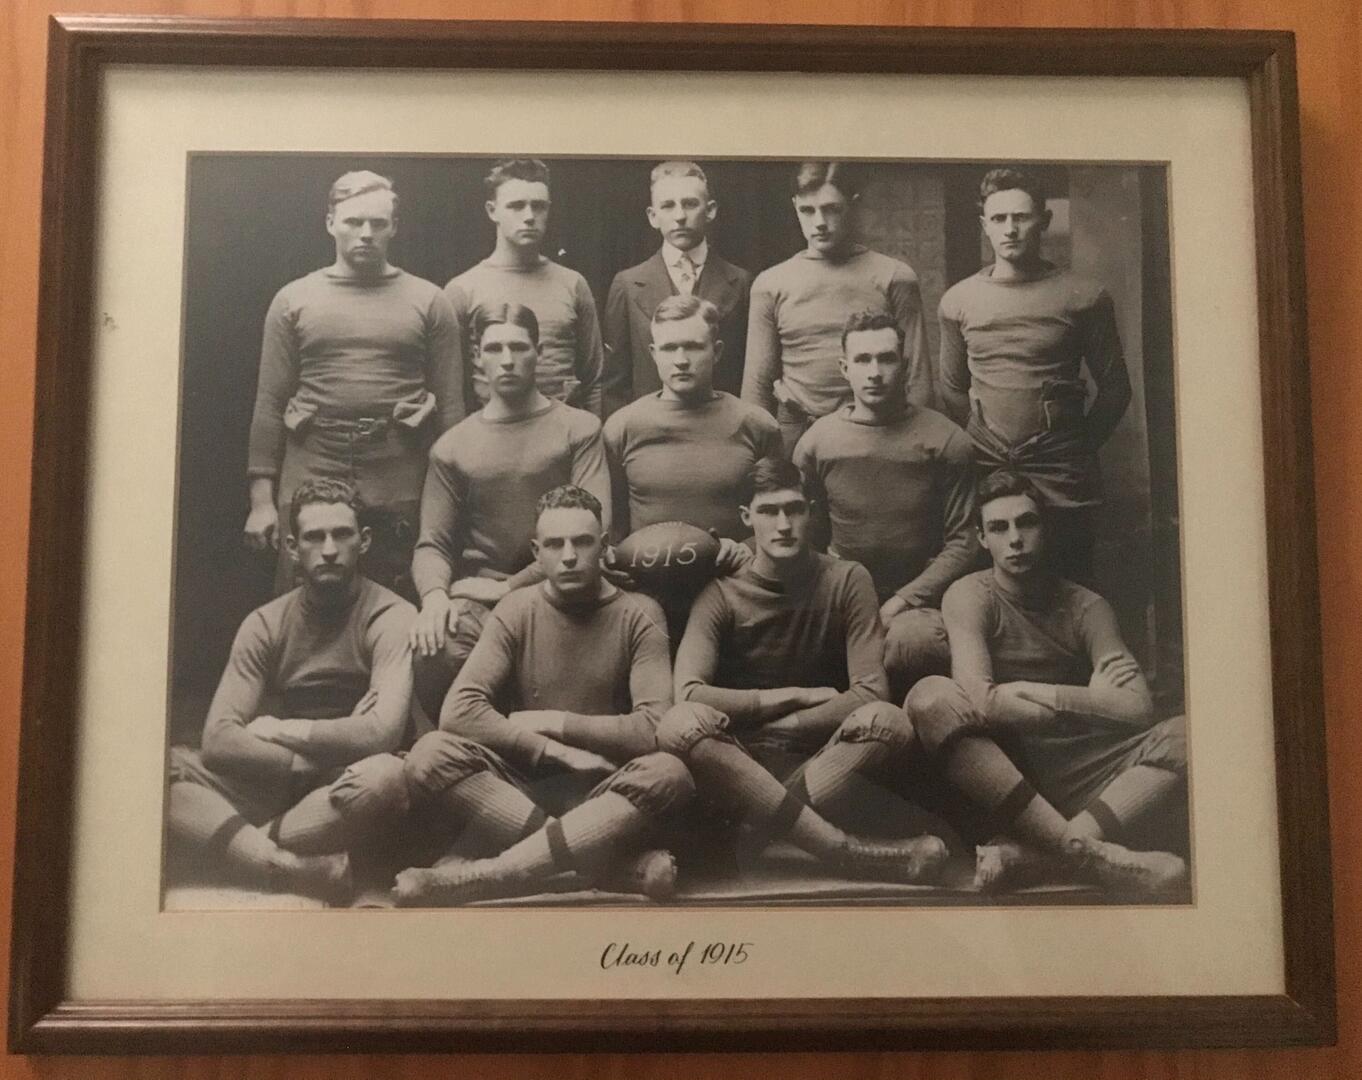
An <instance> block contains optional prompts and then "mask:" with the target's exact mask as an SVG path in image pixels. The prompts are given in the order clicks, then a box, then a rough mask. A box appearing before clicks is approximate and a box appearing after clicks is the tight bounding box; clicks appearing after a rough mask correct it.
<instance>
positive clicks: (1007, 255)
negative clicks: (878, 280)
mask: <svg viewBox="0 0 1362 1080" xmlns="http://www.w3.org/2000/svg"><path fill="white" fill-rule="evenodd" d="M979 214H980V220H981V222H982V224H983V229H984V234H985V235H986V236H987V237H988V240H989V243H990V244H991V245H992V247H993V252H994V256H995V257H994V260H993V262H992V263H990V264H989V265H987V266H985V267H984V268H983V269H982V270H980V271H979V272H978V273H977V274H974V275H973V276H972V277H968V278H965V279H964V280H963V281H960V282H957V283H956V284H955V285H952V286H951V287H950V288H949V289H948V290H947V291H946V294H945V295H944V296H943V297H942V298H941V396H942V398H943V400H944V402H945V406H946V411H947V412H948V413H949V414H950V416H951V417H952V419H954V420H955V422H956V423H958V424H962V425H964V426H965V428H966V430H967V431H968V432H969V434H970V437H971V438H972V439H973V440H974V446H975V456H976V459H977V461H978V463H979V467H980V469H981V471H983V472H985V473H987V472H990V471H992V470H994V469H1014V470H1016V471H1018V472H1020V473H1021V474H1022V475H1023V476H1025V477H1026V478H1027V479H1029V480H1030V481H1031V482H1032V483H1033V484H1035V486H1036V489H1037V490H1038V491H1039V492H1040V493H1041V495H1042V496H1043V497H1044V498H1045V502H1046V522H1045V525H1046V534H1047V547H1048V549H1049V554H1048V556H1047V557H1048V558H1049V560H1050V562H1051V565H1052V566H1053V567H1054V569H1055V571H1056V572H1057V573H1059V575H1060V576H1061V577H1064V578H1067V579H1068V580H1071V581H1077V582H1080V583H1082V584H1085V585H1089V586H1091V584H1092V553H1093V544H1094V542H1095V540H1096V535H1097V511H1098V508H1099V507H1100V506H1101V502H1102V476H1101V471H1100V469H1099V466H1098V460H1097V452H1098V450H1100V449H1101V447H1102V445H1103V444H1104V443H1105V442H1106V441H1107V439H1108V438H1109V437H1110V436H1111V433H1112V431H1113V430H1115V428H1116V425H1117V424H1118V423H1119V422H1120V419H1121V417H1122V415H1123V414H1124V413H1125V411H1126V407H1127V406H1128V405H1129V404H1130V396H1131V389H1130V376H1129V374H1128V373H1127V371H1126V364H1125V359H1124V357H1123V356H1122V354H1121V340H1120V337H1119V335H1118V333H1117V330H1116V309H1115V306H1114V305H1113V303H1112V300H1111V297H1110V296H1109V295H1108V294H1107V292H1106V290H1105V289H1103V288H1102V287H1101V286H1100V285H1098V284H1097V283H1096V282H1093V281H1088V280H1086V279H1084V278H1082V277H1079V276H1078V275H1077V274H1075V273H1073V272H1072V271H1071V270H1064V269H1060V268H1059V267H1057V266H1055V265H1054V264H1053V263H1050V262H1047V261H1046V260H1045V259H1043V258H1042V257H1041V241H1042V239H1043V238H1044V235H1045V230H1046V228H1047V227H1048V226H1049V224H1050V211H1049V210H1048V209H1046V206H1045V195H1044V192H1043V190H1042V189H1041V187H1040V184H1039V182H1038V181H1037V180H1036V179H1035V177H1033V176H1030V175H1028V174H1026V173H1024V172H1022V171H1020V170H1018V169H994V170H993V171H992V172H990V173H988V174H987V175H986V176H985V177H984V179H983V183H982V184H981V185H980V188H979ZM1083 367H1086V368H1087V371H1088V375H1089V376H1090V377H1091V379H1092V381H1093V383H1094V384H1095V385H1096V388H1097V392H1096V395H1095V396H1094V398H1093V401H1092V404H1091V405H1086V399H1087V393H1088V387H1087V384H1086V383H1085V382H1084V380H1083V376H1082V371H1081V369H1082V368H1083Z"/></svg>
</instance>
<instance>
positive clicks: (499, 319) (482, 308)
mask: <svg viewBox="0 0 1362 1080" xmlns="http://www.w3.org/2000/svg"><path fill="white" fill-rule="evenodd" d="M503 324H506V325H510V326H519V327H523V328H524V330H525V331H526V332H527V333H528V334H529V335H530V342H531V343H532V344H533V345H534V347H535V348H536V349H537V348H539V320H538V319H537V318H536V317H535V314H534V312H533V311H531V310H530V309H529V308H527V307H526V306H525V305H524V304H509V303H508V304H479V305H478V306H477V308H476V309H475V310H474V312H473V343H474V345H476V346H479V347H480V346H481V345H482V335H483V334H485V333H487V328H488V327H489V326H501V325H503Z"/></svg>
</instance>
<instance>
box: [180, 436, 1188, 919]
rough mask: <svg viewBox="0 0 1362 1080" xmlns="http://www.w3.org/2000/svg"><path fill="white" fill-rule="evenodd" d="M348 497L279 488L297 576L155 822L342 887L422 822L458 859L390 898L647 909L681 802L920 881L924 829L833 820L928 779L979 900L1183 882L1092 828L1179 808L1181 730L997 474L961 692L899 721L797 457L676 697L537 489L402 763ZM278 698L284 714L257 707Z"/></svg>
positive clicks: (328, 886)
mask: <svg viewBox="0 0 1362 1080" xmlns="http://www.w3.org/2000/svg"><path fill="white" fill-rule="evenodd" d="M354 502H355V500H354V496H353V492H351V491H349V490H348V489H346V488H345V486H344V485H340V484H335V483H330V482H328V483H324V484H316V485H310V486H305V487H304V488H303V489H300V491H299V493H298V496H297V497H296V498H295V501H294V505H293V510H292V515H291V526H292V529H293V533H294V535H293V536H292V537H291V538H290V539H289V542H288V543H289V550H290V553H291V554H292V555H293V556H294V557H295V558H296V560H297V561H298V564H299V568H300V570H301V572H302V578H303V582H304V584H303V585H302V586H301V587H300V588H299V589H296V590H294V591H293V592H291V593H289V594H287V595H286V596H284V597H281V598H279V599H278V600H276V601H274V602H272V603H271V604H269V605H266V607H265V608H262V609H260V611H258V612H256V613H254V614H253V615H252V616H250V617H249V618H248V620H247V621H246V623H245V624H244V625H243V628H242V631H241V633H240V634H239V636H238V639H237V642H236V643H235V645H234V647H233V653H232V658H231V661H230V662H229V665H228V669H227V671H226V672H225V674H224V677H223V681H222V685H221V687H220V688H219V692H218V695H217V697H216V698H215V701H214V704H213V707H212V710H211V712H210V716H209V720H208V723H207V725H206V728H205V733H204V740H203V745H202V749H201V751H200V752H199V753H197V754H196V753H194V752H192V751H188V750H182V749H177V750H176V751H175V753H174V756H173V758H172V768H171V773H172V775H171V779H172V784H171V792H170V821H171V826H172V831H173V833H174V834H175V835H176V836H177V837H180V838H182V839H184V840H188V841H189V842H190V843H191V844H192V845H193V846H196V847H200V848H205V849H207V850H209V851H211V852H213V853H215V854H217V855H218V856H220V857H222V858H224V859H225V861H226V863H227V864H228V865H230V866H232V867H234V868H236V869H237V870H239V871H241V872H242V873H244V874H249V875H252V876H253V877H254V880H256V881H257V882H259V883H261V884H266V883H271V884H283V885H287V886H288V887H290V888H293V889H298V890H301V891H312V892H318V893H322V894H327V895H339V894H342V893H343V892H344V891H345V889H346V887H347V883H348V870H347V863H346V859H345V856H344V854H343V853H344V852H345V851H346V850H348V849H351V848H353V847H355V846H356V845H360V844H362V843H363V842H364V841H365V840H366V838H372V837H375V836H379V835H384V834H385V830H386V831H387V832H386V834H387V835H391V831H392V830H394V829H399V830H401V829H405V830H408V831H409V830H410V829H411V828H412V827H413V825H412V823H413V822H415V821H421V822H431V821H434V822H436V827H435V828H434V830H433V835H436V836H438V837H440V838H441V839H442V840H443V838H446V837H447V838H449V845H450V846H449V850H448V852H447V854H446V857H445V858H443V859H441V860H439V861H438V862H437V863H436V865H435V866H434V867H433V868H431V869H414V870H409V871H404V872H403V873H401V874H399V875H398V879H397V885H396V888H395V890H394V891H395V896H396V898H397V900H398V901H399V902H400V903H409V904H422V903H426V904H429V903H457V902H465V901H470V900H476V899H481V898H487V897H491V896H498V895H507V894H518V893H525V892H535V891H539V890H540V889H542V888H544V887H546V886H547V885H548V883H549V882H550V880H551V879H552V878H554V877H556V876H558V875H559V874H561V873H563V872H564V871H566V870H574V871H576V872H577V873H578V874H579V875H585V876H586V877H587V878H588V879H590V880H596V881H602V880H606V881H608V880H612V879H613V880H618V879H620V878H621V877H622V878H624V879H625V880H626V882H627V881H629V880H631V879H632V881H633V884H634V887H635V888H638V889H639V890H640V891H645V892H648V893H650V894H651V895H654V896H664V895H666V894H667V893H668V892H669V890H670V886H671V884H672V883H673V882H674V877H675V868H674V865H673V864H672V862H671V860H670V859H668V858H667V857H666V856H665V855H661V856H659V855H656V854H654V853H653V850H650V849H656V848H657V846H658V845H659V844H664V843H670V842H671V840H673V839H675V838H677V835H678V830H681V831H684V830H685V828H686V826H687V819H686V818H685V816H684V807H685V804H686V803H687V802H688V801H689V800H690V798H691V796H692V793H693V792H696V791H698V793H699V795H700V799H701V801H703V802H706V803H715V804H718V806H719V807H720V808H721V811H722V813H723V816H725V817H726V818H727V819H728V820H729V821H731V822H734V823H736V825H738V826H739V827H741V828H742V830H743V831H744V832H745V833H748V834H750V835H752V836H753V837H754V838H755V839H756V841H757V843H758V844H760V843H764V842H766V841H769V840H771V839H774V838H776V837H777V836H781V835H784V836H786V837H787V838H788V839H790V840H792V841H794V842H795V843H796V844H798V845H799V846H801V847H803V848H804V849H805V850H807V851H809V852H810V853H812V854H813V855H815V856H816V857H818V858H820V859H822V860H824V861H825V862H827V863H828V864H830V865H831V867H833V868H834V869H836V870H838V871H840V872H842V873H847V874H850V875H855V876H863V877H870V878H874V879H882V880H891V881H926V880H931V878H932V876H933V873H934V871H935V870H936V869H937V868H938V867H939V866H940V864H941V862H942V861H943V859H944V856H945V849H944V846H943V845H942V843H941V841H940V840H938V839H937V838H935V837H931V836H923V837H916V838H906V839H905V838H894V839H887V840H867V839H864V838H862V837H859V836H856V835H854V834H852V833H848V832H846V831H844V830H843V829H842V828H840V827H839V824H836V823H841V822H845V821H847V820H849V819H850V820H854V819H855V812H856V811H857V809H859V808H863V803H862V801H861V799H860V794H859V792H863V791H864V790H865V785H867V784H870V785H873V786H874V787H875V789H876V790H878V791H881V792H883V791H889V792H890V793H891V794H892V795H894V796H895V797H899V798H901V799H902V800H903V802H904V803H905V805H907V804H908V803H910V802H911V801H912V800H914V799H915V798H917V797H918V796H919V795H922V794H925V793H927V791H928V789H929V788H930V785H926V786H924V788H923V789H922V790H921V791H919V790H917V789H915V788H914V787H913V785H912V784H911V783H909V782H908V781H909V778H911V777H914V776H917V775H922V773H923V767H924V764H925V765H926V766H930V767H934V768H930V769H928V771H929V772H934V773H935V774H937V775H939V776H943V777H944V778H945V779H946V780H948V781H949V784H950V786H951V787H952V788H954V789H955V790H956V791H958V792H961V793H963V794H964V795H965V796H967V798H968V800H969V802H970V804H971V807H972V813H970V814H967V815H966V816H965V818H963V819H960V824H961V827H962V831H964V832H965V834H966V835H967V836H968V837H969V838H970V839H976V840H986V839H988V840H991V841H992V842H990V843H984V844H981V845H980V847H979V849H978V855H977V860H978V862H977V873H976V880H977V881H978V883H979V884H980V885H981V886H982V887H986V888H1002V887H1006V886H1007V885H1008V884H1011V883H1015V882H1017V881H1020V880H1024V877H1025V875H1026V874H1027V873H1028V872H1030V871H1032V870H1034V869H1035V868H1037V867H1038V866H1040V867H1044V868H1047V869H1060V870H1069V871H1072V872H1076V873H1083V874H1086V875H1088V876H1090V877H1092V878H1094V879H1095V880H1097V881H1098V882H1099V883H1101V884H1103V885H1107V886H1112V887H1115V888H1119V889H1128V890H1133V891H1137V892H1143V893H1148V894H1158V893H1163V892H1166V891H1168V890H1171V889H1176V888H1178V887H1181V886H1182V885H1183V884H1184V883H1185V878H1186V867H1185V863H1184V862H1183V860H1182V859H1181V858H1180V857H1178V856H1177V855H1174V854H1171V853H1167V852H1159V851H1133V850H1130V849H1127V848H1125V847H1122V846H1119V845H1118V843H1117V842H1115V840H1116V838H1118V837H1123V836H1124V835H1125V834H1126V831H1127V830H1128V829H1130V828H1131V827H1132V826H1135V825H1137V824H1138V822H1139V819H1140V818H1141V817H1143V816H1144V815H1146V814H1148V813H1149V812H1151V811H1152V810H1154V809H1156V808H1159V807H1161V806H1167V805H1168V804H1170V803H1174V802H1175V801H1176V800H1175V796H1177V795H1179V794H1180V792H1181V789H1182V784H1183V783H1184V774H1185V751H1184V729H1183V723H1182V720H1181V718H1176V719H1173V720H1168V721H1164V722H1162V723H1160V724H1154V723H1153V718H1152V709H1151V706H1150V701H1149V696H1148V692H1147V690H1146V689H1145V686H1144V683H1143V677H1142V675H1141V674H1140V672H1139V668H1138V666H1137V665H1136V664H1135V662H1134V660H1133V658H1131V657H1130V655H1129V653H1128V651H1127V650H1126V649H1125V647H1124V645H1123V644H1122V643H1121V640H1120V637H1119V635H1118V634H1117V632H1116V629H1115V623H1114V619H1113V617H1112V614H1111V611H1110V608H1109V607H1108V606H1107V605H1106V603H1105V602H1104V601H1102V600H1101V599H1100V598H1099V597H1097V596H1096V595H1095V594H1093V593H1091V592H1089V591H1087V590H1085V589H1082V588H1081V587H1079V586H1076V585H1072V584H1070V583H1068V582H1064V581H1061V580H1059V579H1057V578H1056V577H1055V576H1054V575H1053V574H1052V573H1051V572H1050V571H1048V570H1047V569H1045V567H1044V566H1043V565H1042V563H1041V561H1040V556H1041V552H1042V551H1043V535H1042V528H1041V524H1040V514H1041V510H1042V504H1041V500H1040V498H1039V496H1037V495H1036V494H1035V493H1034V490H1033V489H1031V488H1030V486H1029V485H1028V483H1027V482H1026V481H1025V480H1023V479H1021V478H1019V477H1016V476H1015V475H1011V474H1006V473H1001V474H995V475H994V476H993V477H992V478H990V479H989V480H988V481H986V482H985V484H984V486H983V489H982V491H981V496H980V530H979V538H980V542H981V543H982V544H983V545H984V546H985V547H986V548H987V549H988V550H989V551H990V553H991V554H992V555H993V557H994V566H993V568H992V569H991V570H987V571H982V572H980V573H978V574H974V575H970V576H968V577H966V578H964V579H962V580H961V581H959V582H957V583H956V584H955V585H954V586H952V587H951V589H950V590H948V592H947V595H946V598H945V602H944V618H945V624H946V627H947V631H948V633H949V635H950V642H951V652H952V672H953V675H954V678H953V679H946V678H943V677H929V678H926V679H924V680H922V681H920V682H919V683H917V684H916V686H915V687H914V688H913V690H912V692H911V693H910V694H909V695H908V698H907V701H906V702H905V706H906V710H907V714H906V715H905V713H904V712H903V711H901V710H899V709H897V708H895V707H894V706H892V705H890V704H888V703H887V702H884V701H881V700H878V699H879V698H880V697H882V696H883V694H884V692H885V681H884V674H883V671H882V669H881V668H880V666H879V656H880V655H881V654H880V648H881V647H882V643H881V630H880V625H879V621H878V618H877V612H876V606H877V602H876V599H875V596H874V593H873V589H872V586H871V583H870V580H869V575H868V573H867V572H866V571H865V570H864V569H863V568H861V567H860V566H858V565H857V564H855V563H851V562H848V561H845V560H837V559H834V558H831V557H828V556H822V555H818V554H817V553H816V552H814V551H812V550H811V548H810V546H809V543H808V529H809V514H810V501H809V499H808V494H807V492H806V491H805V489H804V484H803V480H802V477H801V476H800V474H799V473H798V471H797V470H795V469H793V468H792V467H791V466H790V465H789V464H788V463H785V462H778V461H777V462H766V461H764V462H762V463H761V464H760V465H759V466H758V467H757V468H756V470H755V471H754V480H753V486H752V491H751V493H750V494H749V495H747V496H746V501H745V502H744V503H743V508H742V510H741V513H742V514H743V515H744V517H745V518H746V519H747V520H748V521H749V522H750V523H751V525H752V526H753V528H754V533H755V537H756V545H755V546H756V548H757V555H756V557H755V558H754V559H753V560H752V562H751V563H750V564H749V565H748V566H746V567H744V568H742V569H741V570H739V571H738V572H737V573H736V574H734V575H731V576H730V577H727V578H720V579H717V580H716V581H714V582H712V583H711V584H710V585H709V586H708V587H707V588H706V590H705V591H704V592H703V593H702V594H701V596H700V598H699V600H698V601H697V603H696V608H695V612H694V614H693V617H692V620H691V622H690V624H689V625H688V627H687V631H686V635H685V637H684V638H683V640H682V642H681V645H680V649H679V652H678V656H677V671H676V683H675V685H676V687H677V691H678V694H677V696H678V697H679V698H680V699H681V703H680V704H678V705H677V706H675V707H673V708H668V706H669V705H670V702H671V686H670V682H669V679H668V658H667V645H666V638H665V634H664V631H663V629H662V619H661V615H660V612H659V610H658V608H657V606H656V605H655V604H653V603H652V602H651V601H649V600H648V599H647V598H645V597H641V596H638V595H636V594H628V593H623V592H620V591H619V590H617V589H615V588H614V587H613V586H612V585H610V584H609V583H608V582H606V581H604V580H603V578H602V577H601V558H602V553H603V543H602V536H603V532H604V529H603V522H602V516H601V510H600V506H599V503H598V501H597V500H595V499H594V497H593V496H591V495H590V494H589V493H586V492H584V491H582V490H581V489H578V488H575V487H571V486H567V487H562V488H558V489H554V490H553V491H552V492H550V493H548V494H546V495H545V496H544V497H543V499H541V501H540V504H539V509H540V513H539V515H538V518H537V520H536V523H535V529H536V535H535V539H534V542H533V548H534V552H535V557H536V561H537V563H538V565H539V567H540V570H541V571H542V573H543V574H544V580H543V581H542V582H541V583H539V584H537V585H533V586H530V587H528V588H525V589H521V590H518V591H516V592H514V593H512V594H510V595H509V596H507V597H506V598H505V599H504V600H503V601H502V602H501V603H500V604H499V605H498V606H497V608H496V609H495V610H494V612H493V613H492V616H491V618H490V619H489V620H488V627H487V629H486V630H485V632H484V634H483V637H482V638H481V639H480V640H479V642H478V644H477V646H476V647H475V648H474V650H473V653H472V655H471V656H470V658H469V661H468V663H467V664H466V665H465V668H464V670H463V671H462V672H461V673H460V675H459V677H458V679H457V680H456V682H455V685H454V687H453V689H452V690H451V692H450V694H449V695H448V697H447V698H446V700H445V704H444V707H443V709H442V712H441V717H440V727H441V730H440V731H439V732H437V733H433V734H430V735H427V736H425V737H424V738H423V739H422V740H421V741H419V742H418V743H417V744H416V746H415V748H414V749H413V750H412V751H411V753H410V754H408V755H407V756H406V758H405V760H403V759H402V758H400V757H398V756H396V755H394V754H392V753H391V751H392V750H394V749H397V748H398V747H399V746H401V745H402V739H403V733H404V731H405V729H406V724H407V719H406V707H405V704H406V699H407V695H408V694H409V688H410V678H411V676H410V669H409V660H408V654H407V652H406V649H405V648H404V641H403V637H404V631H405V624H406V623H407V622H409V621H410V619H411V617H412V612H411V610H410V608H409V607H407V606H406V605H405V604H404V603H403V602H402V601H401V600H400V599H398V598H397V597H395V596H394V595H392V594H391V593H388V592H387V591H386V590H384V589H382V588H381V587H379V586H376V585H374V584H373V583H371V582H368V581H366V580H364V579H363V578H361V577H360V576H359V575H358V572H357V561H358V557H359V554H360V553H361V552H362V550H363V547H364V546H365V544H366V542H367V535H366V533H365V530H363V529H361V528H360V527H359V523H358V518H357V515H356V512H355V508H354ZM794 658H797V659H794ZM810 684H812V685H810ZM271 699H273V700H278V701H281V702H282V703H283V711H286V712H290V713H294V714H296V715H294V716H293V717H291V718H287V719H279V718H276V717H275V716H274V715H273V713H266V712H264V710H265V709H266V708H269V707H275V708H278V707H277V706H271V705H267V700H271ZM413 813H417V814H419V817H410V816H409V815H411V814H413ZM550 814H553V815H557V816H553V817H550V816H549V815H550ZM417 839H418V840H419V839H421V838H417ZM331 853H334V854H331Z"/></svg>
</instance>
